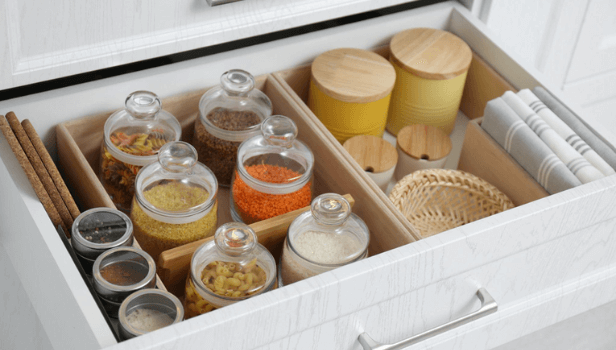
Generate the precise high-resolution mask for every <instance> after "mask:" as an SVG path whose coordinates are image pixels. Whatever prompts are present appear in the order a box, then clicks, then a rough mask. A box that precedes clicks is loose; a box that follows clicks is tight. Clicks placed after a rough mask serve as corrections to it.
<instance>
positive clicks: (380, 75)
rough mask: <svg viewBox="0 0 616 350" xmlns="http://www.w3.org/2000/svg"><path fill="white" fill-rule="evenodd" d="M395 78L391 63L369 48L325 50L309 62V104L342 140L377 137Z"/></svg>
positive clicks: (385, 120)
mask: <svg viewBox="0 0 616 350" xmlns="http://www.w3.org/2000/svg"><path fill="white" fill-rule="evenodd" d="M395 81H396V73H395V71H394V68H393V66H392V64H391V63H390V62H389V61H387V60H386V59H385V58H384V57H382V56H380V55H378V54H376V53H374V52H372V51H366V50H361V49H352V48H342V49H336V50H331V51H327V52H325V53H323V54H321V55H319V56H318V57H317V58H316V59H315V60H314V62H313V63H312V67H311V78H310V89H309V93H308V107H310V109H311V110H312V112H313V113H314V114H315V115H316V116H317V117H318V118H319V120H321V122H322V123H323V125H325V127H326V128H327V129H328V130H329V131H330V132H331V133H332V135H334V137H335V138H336V139H337V140H338V141H340V142H341V143H343V142H344V141H346V140H347V139H349V138H351V137H353V136H356V135H374V136H379V137H380V136H382V135H383V132H384V131H385V123H386V122H387V110H388V108H389V102H390V98H391V92H392V90H393V88H394V83H395Z"/></svg>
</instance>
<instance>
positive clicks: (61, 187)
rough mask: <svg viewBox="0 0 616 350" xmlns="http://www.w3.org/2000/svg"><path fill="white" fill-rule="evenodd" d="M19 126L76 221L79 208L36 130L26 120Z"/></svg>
mask: <svg viewBox="0 0 616 350" xmlns="http://www.w3.org/2000/svg"><path fill="white" fill-rule="evenodd" d="M21 126H23V128H24V130H25V131H26V134H27V135H28V137H29V138H30V141H31V142H32V144H33V145H34V148H35V149H36V152H37V153H38V155H39V156H40V157H41V160H42V161H43V164H45V168H47V172H49V175H50V176H51V179H52V180H53V182H54V183H55V184H56V188H57V189H58V192H60V196H62V199H63V200H64V204H66V207H67V208H68V211H69V212H70V213H71V216H72V217H73V220H74V219H77V217H78V216H79V214H81V213H80V212H79V208H77V204H75V200H74V199H73V196H72V195H71V192H70V191H69V190H68V188H67V187H66V184H65V183H64V179H62V175H60V172H59V171H58V168H57V167H56V164H55V163H54V162H53V159H51V156H50V155H49V152H47V148H45V145H44V144H43V141H42V140H41V138H40V137H39V135H38V133H37V132H36V130H34V126H32V123H30V121H29V120H28V119H24V120H22V121H21Z"/></svg>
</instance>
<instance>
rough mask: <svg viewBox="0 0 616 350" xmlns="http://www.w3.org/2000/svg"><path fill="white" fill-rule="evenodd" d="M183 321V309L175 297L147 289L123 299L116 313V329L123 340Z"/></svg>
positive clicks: (158, 290)
mask: <svg viewBox="0 0 616 350" xmlns="http://www.w3.org/2000/svg"><path fill="white" fill-rule="evenodd" d="M183 319H184V307H183V306H182V303H181V302H180V300H179V299H178V298H177V297H176V296H175V295H173V294H171V293H169V292H165V291H162V290H160V289H153V288H148V289H142V290H140V291H138V292H134V293H133V294H131V295H129V296H128V297H127V298H126V299H124V301H123V302H122V305H120V309H119V311H118V320H119V321H120V324H119V327H118V329H119V332H120V335H121V336H122V338H123V339H130V338H134V337H136V336H139V335H143V334H146V333H149V332H152V331H155V330H157V329H160V328H163V327H166V326H168V325H171V324H175V323H178V322H180V321H182V320H183Z"/></svg>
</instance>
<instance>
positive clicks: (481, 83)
mask: <svg viewBox="0 0 616 350" xmlns="http://www.w3.org/2000/svg"><path fill="white" fill-rule="evenodd" d="M374 51H375V52H376V53H378V54H380V55H382V56H384V57H386V58H387V57H388V56H389V48H388V47H387V46H384V47H379V48H377V49H375V50H374ZM273 75H274V78H276V79H277V80H278V81H279V82H280V85H282V86H283V88H284V89H285V90H286V91H287V92H288V94H289V95H290V96H291V97H292V98H293V100H294V101H295V102H296V103H297V104H298V105H300V108H301V111H302V113H304V116H305V118H306V119H309V120H310V121H312V122H313V123H314V124H315V125H316V126H317V127H318V128H319V129H320V130H321V132H322V133H323V134H324V135H325V137H326V138H327V141H328V142H329V143H330V147H332V148H333V149H335V150H336V152H339V153H340V155H341V157H342V158H344V160H346V161H347V162H348V163H349V164H350V165H351V167H352V168H353V171H354V172H355V175H356V176H359V177H361V178H362V179H364V181H365V182H366V183H368V184H369V186H370V190H371V191H373V193H374V195H375V196H376V197H377V198H378V199H379V200H380V201H381V202H382V203H383V204H384V205H385V206H387V207H388V208H389V209H390V210H391V211H393V212H394V213H395V215H396V217H397V218H398V220H400V221H401V222H403V223H404V224H405V226H406V227H407V230H408V233H409V234H410V235H412V236H413V237H414V238H415V239H417V240H419V239H421V237H420V236H419V234H418V233H417V231H416V230H415V228H413V227H412V225H411V223H409V222H408V220H406V218H404V216H403V215H402V213H400V211H399V210H398V209H396V208H395V207H394V206H393V204H392V203H391V201H390V200H389V198H387V196H386V195H385V193H384V192H383V191H382V190H381V189H380V188H379V187H378V186H376V184H375V183H373V182H372V181H369V178H368V176H367V175H366V173H365V172H364V170H363V169H362V168H361V167H360V166H359V164H357V162H356V161H355V160H354V159H353V157H352V156H351V155H350V154H349V153H348V152H347V151H346V150H345V149H344V148H343V147H342V145H340V143H339V142H338V141H337V140H336V139H335V138H334V136H333V135H332V134H331V133H330V132H329V131H328V130H327V128H326V127H325V126H324V125H323V124H322V123H321V122H320V121H319V119H318V118H317V116H316V115H315V114H314V113H312V111H311V110H310V108H309V107H308V105H307V104H306V101H307V100H308V89H309V82H310V66H309V65H306V66H302V67H298V68H293V69H288V70H285V71H281V72H276V73H274V74H273ZM507 90H513V91H516V90H515V88H513V86H512V85H511V84H509V83H508V82H507V81H506V80H505V79H504V78H503V77H501V76H500V75H499V74H498V73H497V72H496V71H495V70H494V69H492V67H490V66H489V65H488V64H487V63H486V62H485V61H484V60H483V59H481V57H479V56H478V55H477V54H476V53H474V52H473V60H472V61H471V66H470V68H469V71H468V75H467V78H466V84H465V87H464V93H463V96H462V101H461V103H460V111H462V112H463V113H464V114H465V115H466V116H467V117H468V118H469V119H471V122H469V125H468V128H467V132H466V137H465V139H464V143H463V146H462V150H461V156H460V162H459V166H458V168H459V169H460V170H464V171H467V172H469V173H472V174H474V175H476V176H479V177H481V178H482V179H484V180H486V181H487V182H489V183H491V184H492V185H494V186H496V187H497V188H498V189H499V190H501V191H503V192H504V193H505V194H507V195H508V196H510V198H511V199H512V201H513V202H514V204H515V205H521V204H525V203H528V202H530V201H532V200H536V199H539V198H542V197H545V196H546V195H547V192H545V190H543V188H542V187H541V186H540V185H539V184H538V183H537V182H536V181H535V180H534V179H533V178H532V177H531V176H530V175H529V174H528V173H527V172H526V171H525V170H524V169H522V168H521V167H520V166H519V165H518V164H517V162H516V161H515V160H513V158H511V157H510V156H509V155H508V154H507V153H506V152H505V151H504V150H503V149H502V148H501V147H500V145H498V144H497V143H496V142H495V141H494V140H493V139H492V138H491V137H490V136H489V135H488V134H487V133H485V132H484V131H483V130H482V129H481V128H480V127H479V124H478V123H477V122H473V120H474V119H477V118H480V117H482V116H483V110H484V109H485V106H486V104H487V102H488V101H490V100H492V99H494V98H496V97H499V96H501V95H502V94H503V93H505V91H507ZM499 149H500V150H499ZM509 170H513V171H511V172H510V171H509ZM522 189H523V190H522Z"/></svg>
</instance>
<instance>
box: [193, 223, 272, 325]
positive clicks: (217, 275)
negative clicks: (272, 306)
mask: <svg viewBox="0 0 616 350" xmlns="http://www.w3.org/2000/svg"><path fill="white" fill-rule="evenodd" d="M275 285H276V262H275V260H274V257H273V256H272V254H271V253H270V252H269V251H268V250H267V249H266V248H265V247H264V246H262V245H261V244H259V243H258V242H257V235H256V234H255V232H254V231H253V230H252V228H250V226H247V225H245V224H242V223H237V222H230V223H226V224H224V225H222V226H221V227H219V228H218V230H216V234H215V236H214V239H213V240H211V241H208V242H206V243H204V244H203V245H201V246H200V247H199V248H197V250H196V251H195V253H194V254H193V257H192V261H191V263H190V273H189V275H188V278H187V279H186V295H185V298H184V312H185V318H186V319H188V318H191V317H194V316H197V315H201V314H204V313H206V312H210V311H212V310H214V309H218V308H221V307H223V306H227V305H230V304H233V303H236V302H238V301H242V300H245V299H248V298H250V297H253V296H255V295H258V294H261V293H263V292H267V291H269V290H271V289H273V288H274V287H275Z"/></svg>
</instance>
